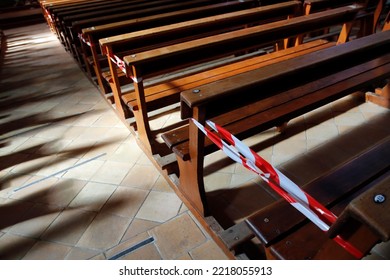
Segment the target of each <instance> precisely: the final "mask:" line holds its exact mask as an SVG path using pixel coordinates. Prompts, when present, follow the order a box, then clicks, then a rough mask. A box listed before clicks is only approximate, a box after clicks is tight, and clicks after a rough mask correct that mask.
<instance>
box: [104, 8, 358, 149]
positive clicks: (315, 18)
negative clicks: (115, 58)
mask: <svg viewBox="0 0 390 280" xmlns="http://www.w3.org/2000/svg"><path fill="white" fill-rule="evenodd" d="M267 7H268V6H267ZM264 8H266V7H264ZM360 9H361V7H360V6H358V5H353V6H347V7H342V8H338V9H334V10H331V11H324V12H320V13H317V14H312V15H308V16H299V17H295V18H292V19H288V20H281V21H276V22H272V23H268V24H262V25H258V26H254V27H248V28H245V29H240V30H236V31H232V32H227V33H223V34H217V35H215V36H211V37H204V38H200V39H196V40H192V41H188V42H183V43H179V44H174V45H170V46H167V47H162V48H158V49H152V50H149V51H145V52H138V53H133V54H132V55H128V56H125V57H124V58H123V61H124V64H123V67H124V71H125V72H126V73H127V76H128V77H129V78H132V79H133V81H134V83H133V84H134V90H133V91H131V92H129V93H121V94H119V95H118V97H116V98H117V99H116V100H115V103H116V107H117V108H118V106H126V107H127V108H129V109H131V111H132V112H133V114H134V117H135V121H136V128H137V133H138V137H139V139H140V140H141V143H142V144H143V145H144V147H145V149H147V150H148V151H150V152H151V153H152V154H159V153H160V151H159V149H160V147H161V146H164V145H159V143H158V142H157V141H155V137H156V132H155V131H152V130H151V129H150V124H149V119H148V113H149V112H151V111H153V110H154V109H161V108H164V107H165V106H168V105H170V104H173V103H174V102H178V101H179V94H180V92H181V91H183V90H187V89H190V88H193V87H195V86H198V85H202V84H205V83H208V82H212V81H216V80H219V79H223V78H224V77H227V76H232V75H235V74H238V73H242V72H246V71H249V70H250V69H254V68H257V67H260V65H266V64H269V63H272V62H273V61H278V60H284V59H288V58H290V57H293V56H298V55H300V54H302V53H307V52H310V51H315V50H317V49H319V48H326V47H329V46H330V45H332V44H333V45H334V44H336V42H330V43H329V42H328V41H325V40H319V41H315V40H314V41H311V42H309V43H307V44H302V45H299V46H298V47H296V48H290V49H286V50H285V51H283V52H282V51H278V52H275V53H272V54H270V55H257V56H254V57H252V58H251V59H246V58H248V57H245V56H238V57H233V58H234V59H237V60H239V61H235V62H234V63H233V62H232V61H222V63H221V64H219V65H215V64H212V65H207V66H208V69H207V67H203V68H195V71H194V72H192V73H191V72H189V73H188V72H187V73H185V72H183V74H182V75H179V77H177V76H176V77H172V76H171V77H168V79H166V80H163V81H159V82H156V83H155V84H151V85H147V86H145V87H144V83H145V80H146V79H151V78H155V77H157V76H158V75H161V74H167V73H168V74H169V73H172V71H178V70H179V69H180V70H183V69H187V67H188V66H199V65H201V63H203V62H207V61H213V60H216V59H220V58H227V57H229V56H230V57H231V56H234V55H235V54H237V53H240V52H244V51H248V50H249V51H250V50H254V49H260V48H262V47H264V46H270V45H273V44H274V43H275V42H280V41H283V40H284V39H285V38H286V37H287V38H288V37H294V36H297V35H299V34H302V33H306V32H309V31H312V30H315V29H318V28H319V29H320V28H324V27H326V26H332V25H343V28H342V29H341V34H340V38H339V42H340V43H341V42H345V41H346V40H347V39H348V34H349V26H350V25H351V24H352V22H353V20H354V19H355V16H356V14H357V13H358V11H359V10H360ZM234 59H233V60H234ZM110 63H111V64H110V65H112V64H113V63H112V62H110ZM206 70H207V71H206ZM115 71H116V70H115V69H111V74H113V73H115ZM178 72H180V71H178ZM118 83H119V82H116V84H118ZM114 94H115V92H114ZM119 102H120V103H119ZM157 133H158V131H157ZM162 144H163V143H162ZM163 148H164V147H161V149H163ZM165 149H166V147H165Z"/></svg>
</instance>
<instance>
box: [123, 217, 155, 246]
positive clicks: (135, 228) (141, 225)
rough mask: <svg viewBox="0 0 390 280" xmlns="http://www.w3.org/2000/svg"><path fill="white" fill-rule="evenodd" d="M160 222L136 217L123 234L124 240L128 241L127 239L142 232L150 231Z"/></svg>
mask: <svg viewBox="0 0 390 280" xmlns="http://www.w3.org/2000/svg"><path fill="white" fill-rule="evenodd" d="M160 224H161V223H158V222H153V221H148V220H142V219H137V218H134V219H133V221H132V222H131V224H130V226H129V227H128V229H127V230H126V232H125V234H124V235H123V238H122V241H126V240H127V239H130V238H132V237H134V236H136V235H138V234H140V233H143V232H145V231H148V230H150V229H152V228H154V227H156V226H158V225H160Z"/></svg>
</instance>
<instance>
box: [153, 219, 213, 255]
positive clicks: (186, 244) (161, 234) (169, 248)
mask: <svg viewBox="0 0 390 280" xmlns="http://www.w3.org/2000/svg"><path fill="white" fill-rule="evenodd" d="M150 233H151V235H152V236H153V237H154V238H155V244H156V246H157V248H158V250H159V252H160V253H161V256H162V257H163V259H166V260H173V259H176V258H178V257H180V256H182V255H183V254H185V253H186V252H188V251H190V250H192V249H194V248H196V247H198V246H199V245H201V244H203V243H204V242H205V241H206V237H205V236H204V235H203V233H202V231H201V230H200V229H199V228H198V226H197V225H196V224H195V222H194V221H193V220H192V219H191V218H190V216H189V215H188V214H182V215H180V216H178V217H176V218H174V219H172V220H170V221H169V222H167V223H164V224H162V225H160V226H158V227H155V228H153V229H152V230H151V231H150Z"/></svg>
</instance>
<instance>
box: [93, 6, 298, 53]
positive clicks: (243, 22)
mask: <svg viewBox="0 0 390 280" xmlns="http://www.w3.org/2000/svg"><path fill="white" fill-rule="evenodd" d="M300 7H301V6H300V3H299V2H298V1H289V2H285V3H281V4H275V5H268V6H264V7H263V6H261V7H255V8H251V9H245V10H242V11H236V12H231V13H224V14H221V15H216V16H211V17H206V18H200V19H195V20H190V21H184V22H179V23H175V24H171V25H166V26H160V27H155V28H151V29H145V30H140V31H138V32H132V33H127V34H121V35H117V36H113V37H109V38H105V39H101V40H100V41H99V42H100V45H101V47H102V49H103V52H104V53H118V52H122V51H126V53H135V52H139V51H145V50H148V49H154V48H156V47H162V46H168V45H172V44H175V43H178V42H184V41H189V40H193V39H195V38H202V37H207V36H210V35H213V34H218V33H224V32H227V31H230V30H235V29H242V28H243V27H246V26H248V25H254V24H259V23H261V22H262V21H275V20H278V19H280V18H288V17H290V16H296V15H298V14H299V12H300ZM124 55H125V54H124Z"/></svg>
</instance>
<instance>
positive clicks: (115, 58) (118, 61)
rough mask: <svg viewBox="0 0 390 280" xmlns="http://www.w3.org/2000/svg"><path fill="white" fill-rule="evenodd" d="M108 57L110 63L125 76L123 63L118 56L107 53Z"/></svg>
mask: <svg viewBox="0 0 390 280" xmlns="http://www.w3.org/2000/svg"><path fill="white" fill-rule="evenodd" d="M109 57H110V59H111V61H112V62H114V63H115V64H116V65H117V66H118V67H119V69H121V70H122V72H123V73H125V74H127V73H126V65H125V62H124V61H123V60H122V59H120V58H119V57H118V56H116V55H115V54H113V53H109Z"/></svg>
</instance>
